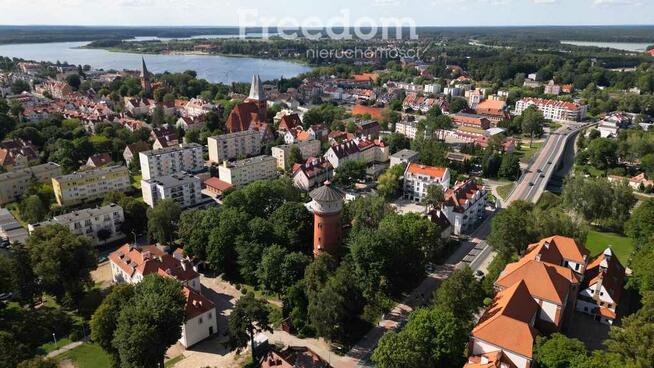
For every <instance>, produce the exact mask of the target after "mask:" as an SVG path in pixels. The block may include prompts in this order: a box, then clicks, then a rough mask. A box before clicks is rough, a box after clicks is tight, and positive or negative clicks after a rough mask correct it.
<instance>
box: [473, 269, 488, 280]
mask: <svg viewBox="0 0 654 368" xmlns="http://www.w3.org/2000/svg"><path fill="white" fill-rule="evenodd" d="M484 277H486V275H485V274H484V271H482V270H477V271H475V278H476V279H477V280H479V281H481V280H483V279H484Z"/></svg>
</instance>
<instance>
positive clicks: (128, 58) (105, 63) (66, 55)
mask: <svg viewBox="0 0 654 368" xmlns="http://www.w3.org/2000/svg"><path fill="white" fill-rule="evenodd" d="M88 44H89V43H88V42H53V43H31V44H11V45H0V56H8V57H16V58H22V59H26V60H35V61H49V62H56V61H61V62H64V61H65V62H68V63H69V64H75V65H90V66H91V67H93V68H95V69H104V70H109V69H115V70H123V69H131V70H139V69H140V68H141V56H143V57H145V62H146V64H147V66H148V70H150V71H151V72H153V73H163V72H165V71H169V72H183V71H185V70H194V71H196V72H197V74H198V78H204V79H206V80H208V81H210V82H213V83H218V82H222V83H227V84H229V83H232V82H250V81H252V74H259V75H261V79H263V80H271V79H277V78H279V77H282V76H283V77H285V78H290V77H294V76H297V75H298V74H301V73H304V72H308V71H310V70H311V68H310V67H309V66H306V65H302V64H299V63H293V62H289V61H283V60H269V59H258V58H250V57H229V56H219V55H150V54H148V55H140V54H131V53H125V52H110V51H107V50H100V49H82V48H80V47H82V46H85V45H88Z"/></svg>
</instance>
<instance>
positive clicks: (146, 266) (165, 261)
mask: <svg viewBox="0 0 654 368" xmlns="http://www.w3.org/2000/svg"><path fill="white" fill-rule="evenodd" d="M109 260H110V261H111V262H113V263H114V264H116V265H117V266H118V267H120V269H122V270H123V271H124V272H125V273H126V274H128V275H129V276H130V277H132V276H133V275H134V274H135V273H137V272H138V273H140V274H141V275H143V276H146V275H149V274H152V273H157V274H161V273H162V272H163V273H164V274H167V275H169V276H172V277H174V278H176V279H177V280H179V281H189V280H192V279H195V278H197V277H199V276H200V275H199V274H198V273H197V272H195V270H193V267H192V265H190V264H189V263H188V262H187V261H185V260H183V261H180V260H177V259H175V258H174V257H173V256H171V255H170V254H168V253H165V252H163V251H162V250H161V249H159V248H157V247H156V246H154V245H147V246H144V247H141V248H137V247H134V246H131V245H130V244H125V245H123V246H122V247H120V248H118V249H117V250H116V251H114V252H112V253H111V254H109ZM160 271H161V272H160Z"/></svg>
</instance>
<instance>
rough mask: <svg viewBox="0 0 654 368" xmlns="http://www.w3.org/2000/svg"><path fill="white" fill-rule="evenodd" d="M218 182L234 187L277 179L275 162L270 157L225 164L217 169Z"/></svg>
mask: <svg viewBox="0 0 654 368" xmlns="http://www.w3.org/2000/svg"><path fill="white" fill-rule="evenodd" d="M218 175H219V176H220V180H222V181H224V182H227V183H229V184H231V185H233V186H235V187H238V186H243V185H247V184H249V183H252V182H253V181H257V180H265V179H273V178H275V177H277V175H278V174H277V160H276V159H275V158H274V157H272V156H266V155H261V156H256V157H250V158H246V159H245V160H240V161H235V162H227V161H225V162H224V163H223V164H222V165H220V166H219V167H218Z"/></svg>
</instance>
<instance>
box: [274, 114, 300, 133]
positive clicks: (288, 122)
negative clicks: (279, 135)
mask: <svg viewBox="0 0 654 368" xmlns="http://www.w3.org/2000/svg"><path fill="white" fill-rule="evenodd" d="M301 125H302V120H300V115H298V114H296V113H293V114H287V115H284V116H282V120H280V122H279V129H286V130H289V129H293V128H295V127H297V126H301Z"/></svg>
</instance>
